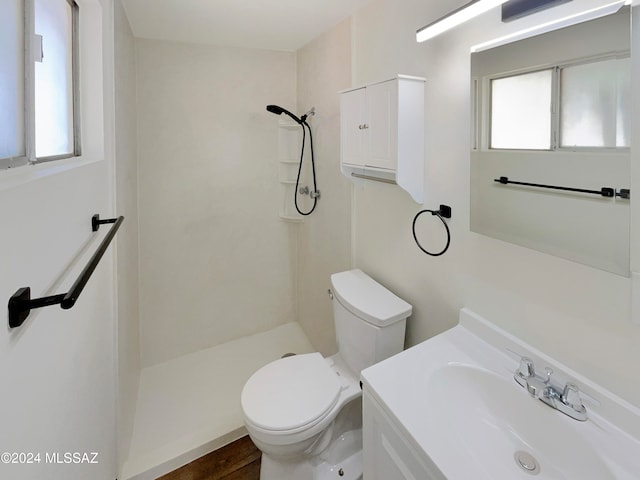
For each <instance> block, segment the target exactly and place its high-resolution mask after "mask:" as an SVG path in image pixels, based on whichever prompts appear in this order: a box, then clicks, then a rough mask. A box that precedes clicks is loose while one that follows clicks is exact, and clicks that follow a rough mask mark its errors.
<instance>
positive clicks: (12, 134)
mask: <svg viewBox="0 0 640 480" xmlns="http://www.w3.org/2000/svg"><path fill="white" fill-rule="evenodd" d="M5 13H6V14H5ZM77 23H78V6H77V4H76V3H75V2H74V1H73V0H8V2H4V4H3V6H2V15H0V38H2V41H1V42H0V52H2V58H3V63H4V66H6V68H3V70H2V72H1V73H0V108H1V113H0V127H1V128H0V168H8V167H13V166H17V165H23V164H26V163H37V162H42V161H48V160H55V159H60V158H68V157H72V156H76V155H79V154H80V138H79V128H78V124H79V122H78V120H79V119H78V117H79V115H78V113H77V112H78V95H77V91H78V81H77V76H78V75H77V71H78V61H77V58H78V55H77V48H78V46H77V30H78V28H77ZM31 25H33V29H34V31H31V29H32V27H31ZM5 59H6V60H5Z"/></svg>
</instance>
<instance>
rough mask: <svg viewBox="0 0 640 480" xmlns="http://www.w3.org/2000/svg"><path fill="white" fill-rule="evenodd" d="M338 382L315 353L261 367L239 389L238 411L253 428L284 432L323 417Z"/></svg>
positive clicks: (334, 397) (332, 402)
mask: <svg viewBox="0 0 640 480" xmlns="http://www.w3.org/2000/svg"><path fill="white" fill-rule="evenodd" d="M339 394H340V381H339V380H338V377H337V375H336V373H335V372H334V371H333V370H331V368H329V365H327V362H326V361H325V360H324V358H322V355H320V354H319V353H309V354H305V355H294V356H291V357H286V358H281V359H280V360H276V361H274V362H271V363H269V364H268V365H265V366H264V367H262V368H261V369H260V370H258V371H257V372H256V373H254V374H253V375H252V376H251V378H250V379H249V380H248V381H247V383H246V384H245V386H244V389H243V390H242V396H241V402H242V410H243V412H244V415H245V417H246V419H247V420H248V421H249V422H251V423H252V424H254V425H255V426H257V427H260V428H263V429H266V430H271V431H288V430H294V429H297V428H301V427H304V426H305V425H308V424H310V423H313V422H314V421H315V420H317V419H319V418H320V417H323V416H324V415H325V414H326V413H327V412H328V411H329V410H330V409H331V408H332V407H333V406H334V405H335V404H336V402H337V401H338V396H339Z"/></svg>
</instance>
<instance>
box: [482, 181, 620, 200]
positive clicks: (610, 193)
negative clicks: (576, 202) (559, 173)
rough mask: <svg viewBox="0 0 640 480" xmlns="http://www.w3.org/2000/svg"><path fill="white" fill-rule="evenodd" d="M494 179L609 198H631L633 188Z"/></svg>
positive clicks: (507, 183) (502, 182) (513, 183)
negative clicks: (576, 185)
mask: <svg viewBox="0 0 640 480" xmlns="http://www.w3.org/2000/svg"><path fill="white" fill-rule="evenodd" d="M493 181H494V182H498V183H500V184H502V185H524V186H525V187H536V188H550V189H552V190H563V191H567V192H579V193H589V194H591V195H600V196H601V197H607V198H612V197H620V198H625V199H629V198H631V190H629V189H628V188H621V189H620V190H616V189H615V188H611V187H602V188H601V189H600V190H588V189H585V188H573V187H559V186H557V185H543V184H540V183H528V182H516V181H515V180H509V177H500V178H494V180H493Z"/></svg>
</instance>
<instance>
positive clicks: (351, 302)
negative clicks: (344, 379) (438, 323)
mask: <svg viewBox="0 0 640 480" xmlns="http://www.w3.org/2000/svg"><path fill="white" fill-rule="evenodd" d="M331 286H332V290H333V300H332V303H333V320H334V322H335V329H336V340H337V342H338V352H339V353H340V356H341V357H342V359H343V360H344V361H345V362H346V363H347V365H348V366H349V368H351V370H353V372H354V373H356V374H358V375H359V374H360V371H361V370H363V369H365V368H367V367H370V366H371V365H373V364H375V363H378V362H380V361H382V360H384V359H386V358H389V357H390V356H392V355H395V354H396V353H399V352H401V351H402V350H403V348H404V332H405V327H406V322H407V317H409V315H411V305H409V304H408V303H407V302H405V301H404V300H402V299H401V298H399V297H397V296H396V295H394V294H393V293H391V292H390V291H389V290H387V289H386V288H385V287H383V286H382V285H380V284H379V283H378V282H376V281H375V280H374V279H372V278H371V277H369V276H368V275H367V274H366V273H364V272H362V271H361V270H349V271H347V272H340V273H334V274H333V275H331Z"/></svg>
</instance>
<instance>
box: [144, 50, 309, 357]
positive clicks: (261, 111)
mask: <svg viewBox="0 0 640 480" xmlns="http://www.w3.org/2000/svg"><path fill="white" fill-rule="evenodd" d="M137 82H138V85H137V89H138V90H137V96H138V146H139V157H138V161H139V166H138V168H139V170H138V179H139V215H140V346H141V361H142V365H143V366H148V365H152V364H156V363H158V362H162V361H166V360H169V359H171V358H175V357H178V356H180V355H183V354H186V353H189V352H192V351H196V350H199V349H202V348H205V347H209V346H212V345H216V344H219V343H224V342H226V341H229V340H232V339H235V338H238V337H240V336H243V335H248V334H252V333H256V332H259V331H264V330H267V329H269V328H272V327H274V326H277V325H280V324H282V323H285V322H288V321H292V320H293V319H294V311H295V308H294V293H293V292H294V288H295V273H296V258H295V254H296V230H295V228H296V226H295V225H291V224H287V223H285V222H282V221H280V219H279V217H278V213H279V207H280V205H279V202H280V200H279V195H280V192H279V188H280V186H279V183H278V170H277V168H278V164H277V148H278V144H277V142H278V132H277V123H278V117H275V116H274V115H273V114H270V113H268V112H267V111H266V110H265V107H266V105H267V104H271V103H273V104H279V105H281V106H283V107H285V108H287V109H291V110H295V108H294V107H295V100H296V99H295V54H293V53H288V52H274V51H265V50H252V49H241V48H227V47H214V46H202V45H190V44H178V43H170V42H160V41H150V40H138V41H137Z"/></svg>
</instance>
